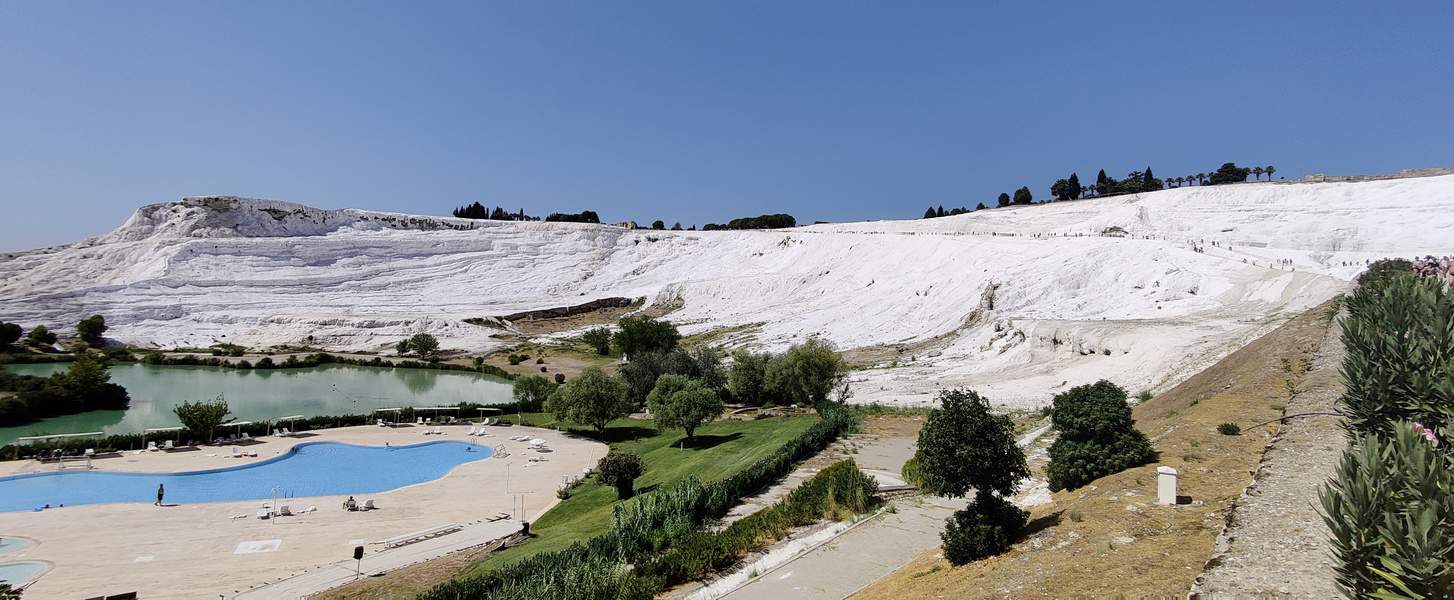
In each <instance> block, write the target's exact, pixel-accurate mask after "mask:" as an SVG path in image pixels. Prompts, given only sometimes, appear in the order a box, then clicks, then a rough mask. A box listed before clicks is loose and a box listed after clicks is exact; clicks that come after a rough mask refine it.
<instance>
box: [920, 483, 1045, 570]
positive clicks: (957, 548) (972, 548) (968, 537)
mask: <svg viewBox="0 0 1454 600" xmlns="http://www.w3.org/2000/svg"><path fill="white" fill-rule="evenodd" d="M1028 519H1029V515H1028V514H1026V513H1025V511H1023V510H1020V508H1019V507H1018V506H1015V505H1014V504H1011V503H1010V502H1009V501H1007V500H1005V499H1004V498H1001V497H999V496H995V495H993V494H979V495H977V496H976V498H975V501H974V502H973V503H971V504H970V505H969V506H968V507H966V508H964V509H963V510H958V511H955V512H954V515H953V516H951V517H949V518H948V519H946V520H945V522H944V533H943V534H941V535H940V539H941V540H942V541H943V542H944V558H945V559H946V560H948V561H949V562H950V563H951V564H955V565H962V564H965V563H969V562H973V561H976V560H979V559H981V558H987V557H990V556H994V555H996V554H999V553H1001V552H1004V551H1005V550H1006V549H1008V548H1009V547H1010V545H1011V544H1013V543H1015V540H1018V539H1020V536H1021V535H1024V533H1025V524H1026V523H1027V521H1028Z"/></svg>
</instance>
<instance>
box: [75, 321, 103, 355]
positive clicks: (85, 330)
mask: <svg viewBox="0 0 1454 600" xmlns="http://www.w3.org/2000/svg"><path fill="white" fill-rule="evenodd" d="M104 333H106V318H105V317H102V316H101V315H91V316H89V317H86V318H84V319H81V322H79V323H76V335H77V336H78V337H80V338H81V341H83V342H86V345H88V346H91V347H92V348H99V347H101V346H102V345H103V344H105V341H104V340H103V339H102V337H101V336H102V334H104Z"/></svg>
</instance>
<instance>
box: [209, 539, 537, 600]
mask: <svg viewBox="0 0 1454 600" xmlns="http://www.w3.org/2000/svg"><path fill="white" fill-rule="evenodd" d="M518 531H520V523H519V522H518V521H514V520H506V521H499V522H495V523H480V524H476V525H469V526H466V527H465V528H464V529H461V530H459V531H456V532H454V533H451V534H448V535H443V536H440V537H437V538H433V539H429V540H425V541H422V542H418V543H414V544H409V545H408V546H401V547H398V548H392V549H389V550H383V551H379V552H375V553H365V554H364V559H363V562H362V563H361V564H362V576H363V577H368V576H371V575H376V574H379V573H384V572H387V571H393V570H396V569H400V568H403V567H407V566H409V565H412V564H415V563H419V562H423V561H426V560H429V559H431V558H438V557H440V556H444V555H446V554H449V553H451V552H458V551H460V550H467V549H470V548H474V547H476V546H483V545H486V544H489V543H492V542H495V541H498V540H500V539H502V538H505V537H508V536H510V535H511V534H513V533H515V532H518ZM359 564H360V563H357V562H355V561H354V560H352V559H347V560H340V561H337V562H332V563H328V564H325V565H321V566H319V567H317V568H314V569H310V570H308V571H305V572H303V573H299V574H297V575H294V576H292V577H288V578H286V579H283V580H281V581H276V582H273V583H269V584H267V585H264V586H261V587H258V588H255V589H252V590H248V591H246V592H243V593H241V594H237V595H236V596H232V598H234V599H236V600H296V599H298V598H307V597H308V596H311V595H313V594H317V593H320V592H324V591H327V590H330V589H333V588H335V587H338V586H340V585H343V584H345V583H349V582H351V581H354V580H356V579H358V578H359V577H360V575H359V574H358V573H357V572H356V571H355V568H356V565H359Z"/></svg>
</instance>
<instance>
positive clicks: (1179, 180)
mask: <svg viewBox="0 0 1454 600" xmlns="http://www.w3.org/2000/svg"><path fill="white" fill-rule="evenodd" d="M1172 181H1175V182H1176V187H1181V184H1183V183H1186V178H1185V177H1177V178H1174V179H1172Z"/></svg>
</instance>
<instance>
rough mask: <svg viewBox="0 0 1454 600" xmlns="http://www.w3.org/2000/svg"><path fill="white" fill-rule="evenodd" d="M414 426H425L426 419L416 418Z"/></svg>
mask: <svg viewBox="0 0 1454 600" xmlns="http://www.w3.org/2000/svg"><path fill="white" fill-rule="evenodd" d="M414 424H415V425H423V424H424V417H415V418H414Z"/></svg>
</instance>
